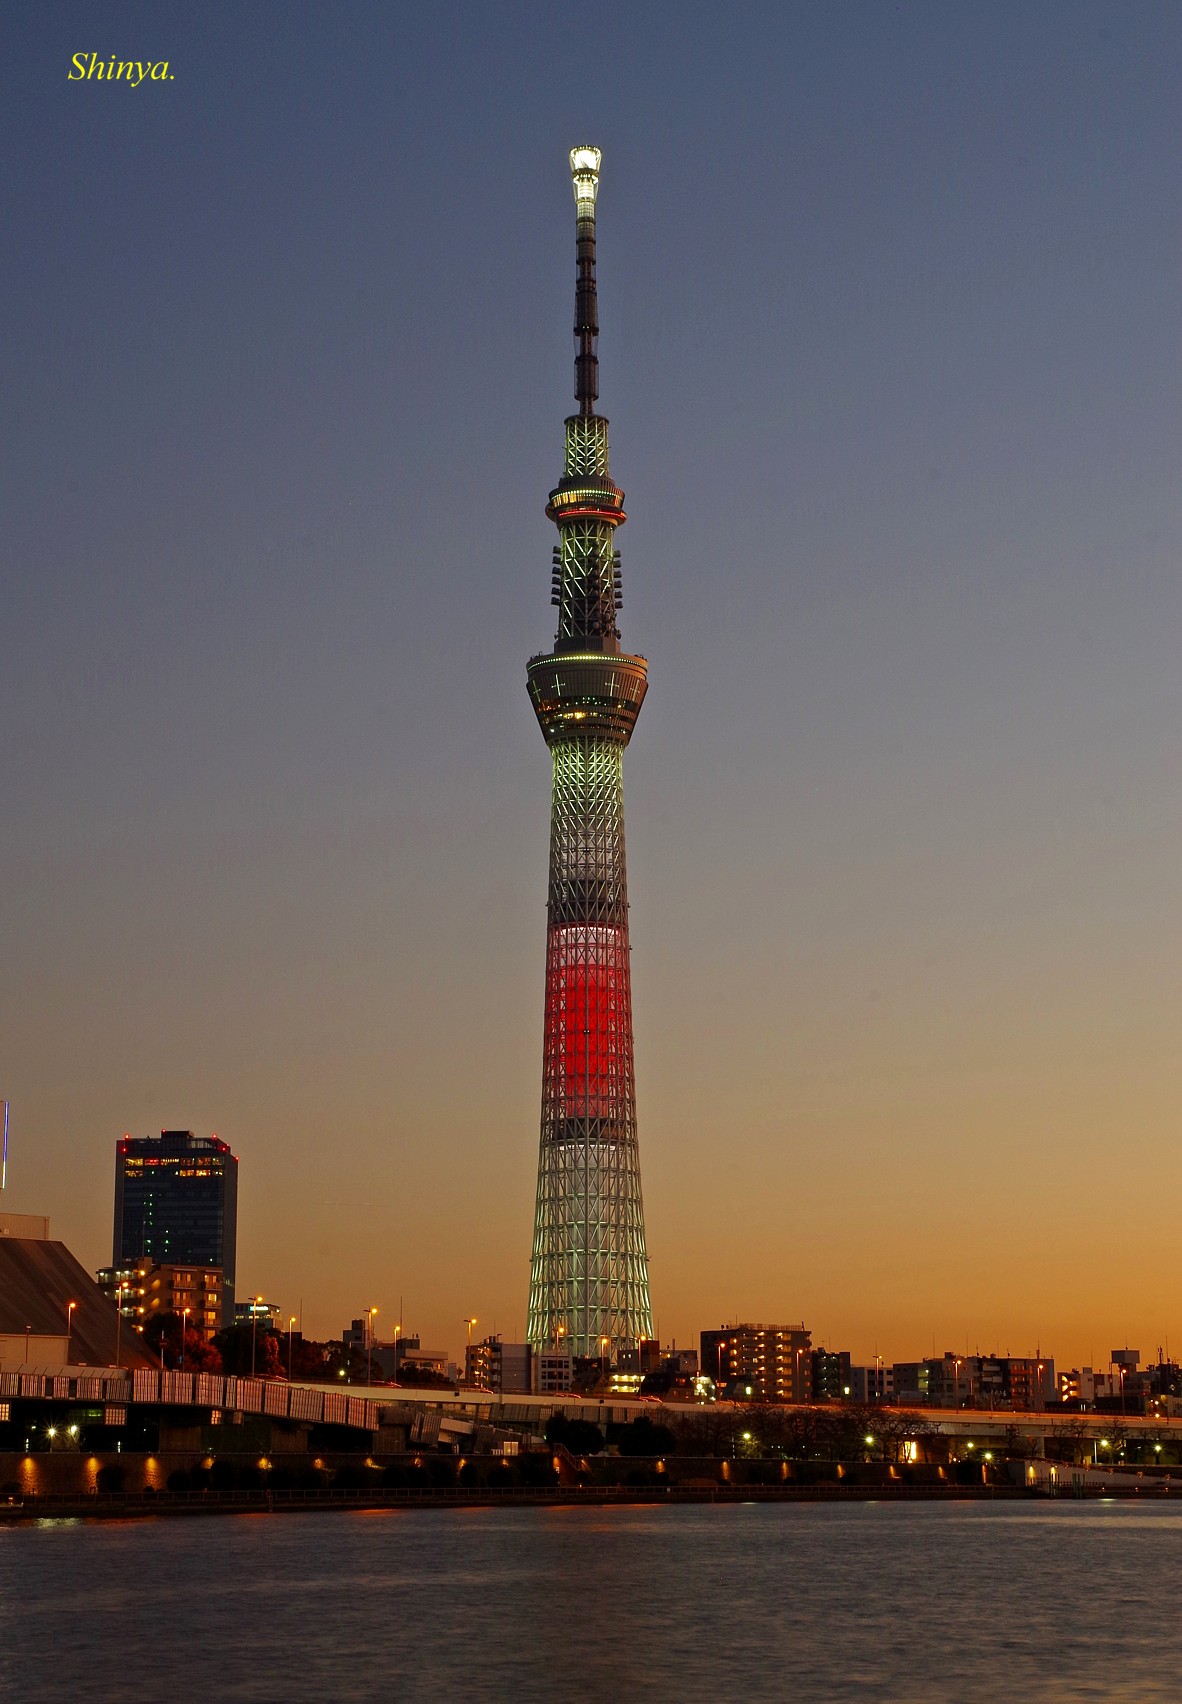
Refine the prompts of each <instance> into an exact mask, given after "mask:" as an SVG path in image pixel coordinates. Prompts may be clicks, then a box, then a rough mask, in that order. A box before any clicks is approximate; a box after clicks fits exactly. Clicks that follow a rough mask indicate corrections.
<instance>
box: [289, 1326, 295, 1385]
mask: <svg viewBox="0 0 1182 1704" xmlns="http://www.w3.org/2000/svg"><path fill="white" fill-rule="evenodd" d="M295 1322H296V1316H295V1315H294V1314H289V1315H288V1317H287V1382H288V1384H290V1383H291V1328H292V1326H293V1325H294V1324H295Z"/></svg>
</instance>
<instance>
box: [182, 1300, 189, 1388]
mask: <svg viewBox="0 0 1182 1704" xmlns="http://www.w3.org/2000/svg"><path fill="white" fill-rule="evenodd" d="M190 1311H191V1310H190V1309H189V1308H182V1309H181V1372H182V1373H183V1372H184V1370H185V1332H186V1331H187V1330H188V1326H189V1314H190Z"/></svg>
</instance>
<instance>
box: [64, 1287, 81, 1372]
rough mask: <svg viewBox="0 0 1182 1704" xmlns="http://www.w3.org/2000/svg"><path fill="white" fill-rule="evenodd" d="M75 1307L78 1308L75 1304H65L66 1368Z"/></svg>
mask: <svg viewBox="0 0 1182 1704" xmlns="http://www.w3.org/2000/svg"><path fill="white" fill-rule="evenodd" d="M77 1306H78V1304H77V1302H68V1303H67V1304H66V1365H67V1367H68V1366H69V1364H70V1329H71V1327H72V1326H73V1323H74V1309H75V1308H76V1307H77Z"/></svg>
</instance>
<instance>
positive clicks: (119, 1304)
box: [115, 1284, 124, 1366]
mask: <svg viewBox="0 0 1182 1704" xmlns="http://www.w3.org/2000/svg"><path fill="white" fill-rule="evenodd" d="M123 1289H124V1286H123V1285H122V1284H116V1286H115V1365H116V1366H119V1364H120V1354H121V1351H122V1346H123V1345H122V1340H123Z"/></svg>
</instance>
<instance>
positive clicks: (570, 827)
mask: <svg viewBox="0 0 1182 1704" xmlns="http://www.w3.org/2000/svg"><path fill="white" fill-rule="evenodd" d="M570 163H571V176H572V178H573V180H574V191H575V208H576V226H575V232H576V258H577V263H578V278H577V284H576V287H575V339H576V348H577V353H576V356H575V398H576V400H577V402H578V404H579V412H578V413H577V414H575V415H572V416H571V418H570V419H569V420H568V421H567V422H566V454H565V460H564V465H563V472H562V478H561V479H560V480H559V482H558V485H557V488H556V489H555V490H554V491H552V492H551V493H550V502H549V504H548V505H547V508H546V513H547V515H549V517H550V519H551V520H552V521H553V522H554V523H555V525H556V526H557V528H558V545H557V547H556V548H555V551H554V573H553V584H552V599H551V601H552V602H553V603H554V604H556V605H557V607H558V633H557V635H556V637H555V640H554V648H553V650H552V651H550V652H547V653H546V654H544V655H542V656H540V657H532V658H531V659H530V663H529V675H528V678H529V692H530V697H531V698H532V700H533V705H534V709H535V710H536V712H537V717H538V721H539V722H540V724H541V727H542V732H543V734H544V735H545V737H546V743H547V745H548V746H549V747H550V753H551V757H552V759H553V764H554V794H553V809H552V815H551V824H550V888H549V896H548V905H547V934H546V1029H545V1040H544V1044H543V1053H542V1140H541V1154H540V1157H539V1162H538V1197H537V1210H536V1215H535V1220H534V1244H533V1260H532V1265H531V1270H530V1287H529V1325H528V1330H527V1335H528V1337H529V1341H530V1343H531V1344H532V1345H533V1346H534V1348H535V1349H537V1350H547V1349H554V1348H558V1347H563V1348H567V1349H569V1350H570V1351H571V1352H572V1353H574V1354H575V1355H586V1356H591V1357H595V1358H602V1357H603V1355H604V1352H605V1349H610V1352H611V1353H612V1355H613V1356H614V1355H616V1354H617V1353H618V1352H619V1351H620V1350H621V1349H627V1348H632V1349H635V1348H636V1345H637V1340H638V1339H639V1338H641V1337H651V1335H652V1310H651V1307H650V1303H649V1289H648V1254H647V1251H646V1247H645V1239H644V1206H643V1202H642V1199H641V1192H640V1153H639V1148H638V1146H637V1140H636V1086H635V1080H634V1072H633V1065H632V991H631V976H630V971H629V961H628V951H629V949H628V890H627V881H626V877H625V870H624V778H623V759H624V747H625V746H626V745H627V744H628V741H629V739H630V738H631V737H632V729H633V728H634V727H635V725H636V717H637V714H638V712H639V710H640V706H641V704H642V703H643V701H644V694H645V690H646V687H647V684H648V681H647V664H646V663H645V660H644V658H643V657H636V656H632V655H630V654H628V653H627V652H625V651H622V650H621V648H620V634H619V628H618V627H617V625H616V612H617V610H618V609H619V608H620V571H619V556H618V554H617V552H616V550H615V547H614V537H615V530H616V528H617V527H618V526H620V525H621V524H622V523H623V520H624V494H623V492H622V491H620V490H619V489H618V488H617V487H616V486H615V485H613V484H612V480H611V476H610V472H609V468H608V448H607V421H606V420H605V419H603V417H602V416H601V415H597V414H596V413H595V401H596V398H597V396H598V394H599V373H598V361H597V358H596V352H595V340H596V337H597V335H598V332H599V324H598V313H597V305H596V288H595V198H596V192H597V190H598V187H599V163H600V154H599V150H598V149H597V148H575V149H573V150H572V151H571V156H570Z"/></svg>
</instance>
